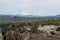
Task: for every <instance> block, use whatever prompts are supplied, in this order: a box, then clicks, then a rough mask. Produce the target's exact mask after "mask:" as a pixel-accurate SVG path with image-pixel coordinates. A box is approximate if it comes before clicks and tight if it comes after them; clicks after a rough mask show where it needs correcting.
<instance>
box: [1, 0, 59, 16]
mask: <svg viewBox="0 0 60 40" xmlns="http://www.w3.org/2000/svg"><path fill="white" fill-rule="evenodd" d="M20 11H22V13H21V14H23V15H28V14H30V15H31V14H32V15H40V16H41V15H42V16H45V15H57V14H60V0H0V13H3V14H11V13H13V14H20Z"/></svg>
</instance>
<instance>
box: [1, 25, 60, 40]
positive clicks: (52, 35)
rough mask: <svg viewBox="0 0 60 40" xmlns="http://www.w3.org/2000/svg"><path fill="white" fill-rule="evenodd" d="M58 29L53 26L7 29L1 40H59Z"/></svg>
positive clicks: (59, 33) (59, 32) (59, 31)
mask: <svg viewBox="0 0 60 40" xmlns="http://www.w3.org/2000/svg"><path fill="white" fill-rule="evenodd" d="M28 29H29V30H28ZM59 29H60V27H56V26H53V25H49V26H47V25H46V26H44V27H41V26H38V25H34V26H31V27H28V28H26V27H19V28H15V27H9V28H7V30H5V31H6V32H5V34H4V35H5V36H4V37H3V38H4V39H3V40H60V30H59ZM1 37H2V36H1ZM1 37H0V38H1Z"/></svg>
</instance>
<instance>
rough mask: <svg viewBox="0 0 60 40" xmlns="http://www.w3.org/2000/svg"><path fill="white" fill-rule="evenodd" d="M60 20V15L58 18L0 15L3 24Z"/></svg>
mask: <svg viewBox="0 0 60 40" xmlns="http://www.w3.org/2000/svg"><path fill="white" fill-rule="evenodd" d="M57 19H59V20H60V15H56V16H44V17H42V16H34V15H21V16H18V15H2V14H1V15H0V23H1V22H31V21H45V20H57Z"/></svg>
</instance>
